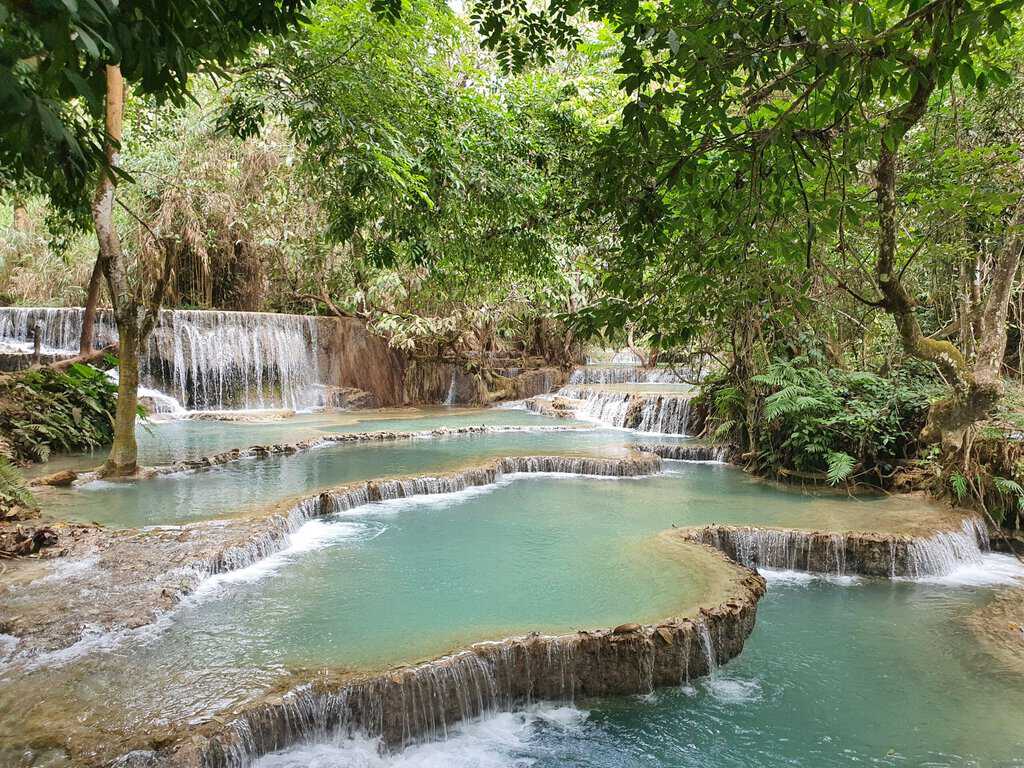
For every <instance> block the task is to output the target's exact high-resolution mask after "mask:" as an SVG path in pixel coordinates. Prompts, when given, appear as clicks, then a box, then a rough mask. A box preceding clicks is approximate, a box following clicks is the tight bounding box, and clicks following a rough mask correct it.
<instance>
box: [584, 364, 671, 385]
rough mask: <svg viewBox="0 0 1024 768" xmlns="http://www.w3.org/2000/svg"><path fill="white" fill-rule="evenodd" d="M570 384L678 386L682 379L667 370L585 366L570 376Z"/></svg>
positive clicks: (636, 366)
mask: <svg viewBox="0 0 1024 768" xmlns="http://www.w3.org/2000/svg"><path fill="white" fill-rule="evenodd" d="M569 383H570V384H576V385H579V384H678V383H680V379H679V377H678V376H676V375H675V374H674V373H673V372H672V371H670V370H668V369H667V368H642V367H640V366H638V365H611V366H585V367H582V368H576V369H575V370H574V371H573V372H572V374H571V375H570V376H569Z"/></svg>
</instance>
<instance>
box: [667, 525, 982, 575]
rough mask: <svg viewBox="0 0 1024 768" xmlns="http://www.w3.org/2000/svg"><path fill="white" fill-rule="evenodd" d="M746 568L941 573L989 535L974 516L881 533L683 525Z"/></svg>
mask: <svg viewBox="0 0 1024 768" xmlns="http://www.w3.org/2000/svg"><path fill="white" fill-rule="evenodd" d="M682 535H683V536H685V537H686V538H687V539H689V540H690V541H695V542H699V543H701V544H707V545H708V546H712V547H714V548H715V549H717V550H719V551H720V552H722V553H724V554H725V555H726V556H727V557H729V558H731V559H732V560H735V561H736V562H737V563H740V564H742V565H745V566H747V567H750V568H758V567H761V568H781V569H786V570H797V571H807V572H809V573H824V574H832V575H835V576H846V575H860V576H880V577H884V578H895V577H911V578H916V577H921V576H942V575H945V574H947V573H950V572H951V571H953V570H954V569H956V568H957V567H959V566H961V565H964V564H968V563H975V562H980V560H981V552H982V550H983V549H987V548H988V535H987V532H986V530H985V528H984V525H983V524H982V523H981V521H980V520H978V519H977V518H966V519H964V521H963V524H962V527H961V529H960V530H950V531H936V532H935V533H934V534H933V535H932V536H923V537H912V536H901V535H886V534H881V533H823V532H818V531H796V530H784V529H774V528H755V527H751V526H734V525H709V526H704V527H702V528H688V529H683V530H682Z"/></svg>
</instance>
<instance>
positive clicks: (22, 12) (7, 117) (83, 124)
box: [0, 0, 305, 216]
mask: <svg viewBox="0 0 1024 768" xmlns="http://www.w3.org/2000/svg"><path fill="white" fill-rule="evenodd" d="M304 5H305V3H304V2H303V0H244V1H240V0H176V2H173V3H167V2H163V0H78V1H77V2H55V1H54V0H28V1H27V2H18V3H4V4H3V5H0V105H2V106H0V189H7V188H10V187H18V188H21V189H23V190H24V189H26V188H28V189H35V190H37V191H41V192H43V193H45V194H47V195H49V197H50V199H51V200H52V202H53V203H54V205H55V206H57V207H58V208H65V209H68V210H73V211H78V212H79V213H80V214H81V215H83V216H84V215H85V212H86V211H87V206H88V199H89V186H90V183H91V179H92V177H93V175H94V174H95V172H96V170H97V169H98V168H99V167H101V166H102V165H103V164H104V163H105V158H104V153H103V133H102V121H101V119H100V118H101V117H102V113H103V104H104V94H105V92H106V85H105V74H104V69H105V66H106V65H107V64H117V65H119V66H120V68H121V72H122V74H123V75H124V77H125V80H126V81H127V82H128V83H130V84H132V85H134V86H135V87H136V88H137V89H138V91H139V93H145V94H152V95H154V96H156V97H158V98H160V99H167V100H170V101H171V102H174V103H177V104H182V103H184V101H185V99H186V94H187V89H188V85H189V78H190V77H191V76H192V75H193V74H195V73H196V72H197V71H199V70H200V69H201V68H204V67H205V68H207V69H209V70H212V71H214V72H216V71H219V70H220V68H221V67H223V66H225V65H227V64H230V63H231V62H234V61H236V60H237V59H238V57H239V56H240V55H241V54H242V53H244V51H245V50H246V48H247V47H248V46H249V45H250V43H251V42H252V41H253V40H254V39H258V38H260V37H262V36H264V35H275V34H283V33H284V32H285V31H287V30H288V29H289V28H290V27H292V26H293V25H294V24H295V23H297V22H298V21H300V20H301V19H302V13H301V12H302V9H303V6H304Z"/></svg>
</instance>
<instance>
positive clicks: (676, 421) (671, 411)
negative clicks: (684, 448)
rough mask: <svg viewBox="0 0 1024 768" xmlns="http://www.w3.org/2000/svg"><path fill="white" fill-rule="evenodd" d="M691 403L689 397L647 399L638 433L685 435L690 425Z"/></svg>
mask: <svg viewBox="0 0 1024 768" xmlns="http://www.w3.org/2000/svg"><path fill="white" fill-rule="evenodd" d="M690 401H691V399H690V398H689V397H670V396H665V395H660V396H658V397H645V398H644V400H643V405H642V406H641V409H640V423H639V424H637V426H636V429H637V431H638V432H657V433H660V434H669V435H685V434H686V426H687V424H689V423H690Z"/></svg>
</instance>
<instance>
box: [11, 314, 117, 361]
mask: <svg viewBox="0 0 1024 768" xmlns="http://www.w3.org/2000/svg"><path fill="white" fill-rule="evenodd" d="M84 314H85V310H84V309H82V308H81V307H0V346H3V347H8V348H10V349H14V350H17V351H21V352H31V351H32V344H33V333H34V329H35V328H36V327H37V326H38V327H39V329H40V331H41V332H42V337H43V338H42V352H43V353H44V354H51V355H52V354H78V344H79V340H80V339H81V337H82V316H83V315H84ZM116 340H117V327H116V326H115V325H114V318H113V316H112V315H111V314H110V313H109V312H99V313H97V316H96V324H95V326H94V336H93V341H94V344H95V346H96V347H97V348H100V347H104V346H107V345H108V344H111V343H113V342H114V341H116Z"/></svg>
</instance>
